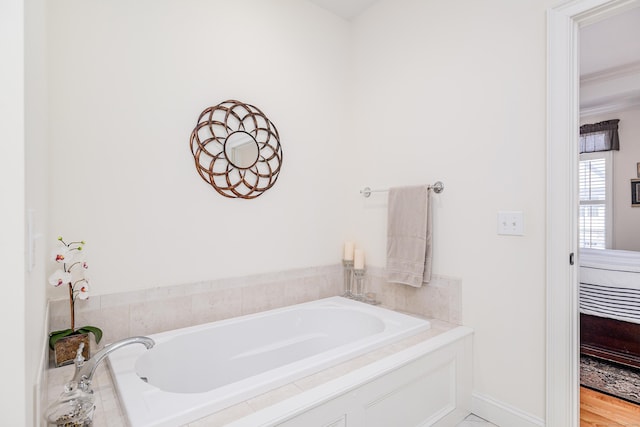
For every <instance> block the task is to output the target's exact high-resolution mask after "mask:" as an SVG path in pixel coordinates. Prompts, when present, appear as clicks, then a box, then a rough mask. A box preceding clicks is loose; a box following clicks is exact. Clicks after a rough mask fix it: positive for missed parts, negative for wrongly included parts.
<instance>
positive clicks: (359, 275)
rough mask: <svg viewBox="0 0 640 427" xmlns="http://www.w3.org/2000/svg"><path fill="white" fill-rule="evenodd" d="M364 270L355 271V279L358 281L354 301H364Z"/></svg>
mask: <svg viewBox="0 0 640 427" xmlns="http://www.w3.org/2000/svg"><path fill="white" fill-rule="evenodd" d="M364 271H365V270H364V268H355V269H354V270H353V277H354V278H355V279H356V283H355V292H354V295H353V298H354V299H357V300H359V301H364V300H365V297H364Z"/></svg>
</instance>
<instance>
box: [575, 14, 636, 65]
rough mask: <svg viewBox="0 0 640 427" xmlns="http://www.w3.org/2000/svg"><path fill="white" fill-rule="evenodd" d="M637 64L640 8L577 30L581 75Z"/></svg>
mask: <svg viewBox="0 0 640 427" xmlns="http://www.w3.org/2000/svg"><path fill="white" fill-rule="evenodd" d="M637 62H640V7H637V8H635V9H631V10H629V11H627V12H624V13H622V14H619V15H615V16H612V17H610V18H607V19H605V20H603V21H599V22H596V23H595V24H591V25H589V26H586V27H584V28H582V29H581V30H580V74H581V75H582V76H585V75H589V74H593V73H598V72H602V71H604V70H608V69H612V68H619V67H621V66H624V65H629V64H633V63H637Z"/></svg>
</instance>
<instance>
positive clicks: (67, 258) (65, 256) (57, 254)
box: [51, 245, 75, 264]
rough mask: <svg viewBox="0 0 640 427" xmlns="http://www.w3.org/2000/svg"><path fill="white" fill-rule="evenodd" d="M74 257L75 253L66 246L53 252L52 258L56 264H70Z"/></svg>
mask: <svg viewBox="0 0 640 427" xmlns="http://www.w3.org/2000/svg"><path fill="white" fill-rule="evenodd" d="M74 255H75V254H74V251H72V250H70V249H69V248H68V247H66V246H65V245H59V246H58V247H56V249H55V250H54V251H53V254H52V256H51V258H53V260H54V261H55V262H58V263H65V264H68V263H70V262H71V261H73V258H74Z"/></svg>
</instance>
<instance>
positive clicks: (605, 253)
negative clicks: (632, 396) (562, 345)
mask: <svg viewBox="0 0 640 427" xmlns="http://www.w3.org/2000/svg"><path fill="white" fill-rule="evenodd" d="M580 352H581V353H582V354H587V355H590V356H594V357H599V358H602V359H606V360H610V361H613V362H617V363H622V364H625V365H629V366H634V367H638V368H640V252H633V251H622V250H612V249H605V250H599V249H581V250H580Z"/></svg>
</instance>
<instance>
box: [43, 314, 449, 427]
mask: <svg viewBox="0 0 640 427" xmlns="http://www.w3.org/2000/svg"><path fill="white" fill-rule="evenodd" d="M429 320H430V321H431V329H429V330H427V331H424V332H422V333H420V334H417V335H414V336H411V337H408V338H405V339H403V340H401V341H398V342H396V343H392V344H389V345H387V346H385V347H382V348H379V349H377V350H374V351H372V352H369V353H367V354H364V355H362V356H359V357H356V358H354V359H351V360H349V361H347V362H344V363H341V364H338V365H336V366H333V367H331V368H328V369H325V370H323V371H320V372H318V373H315V374H313V375H309V376H307V377H304V378H301V379H299V380H297V381H294V382H292V383H289V384H287V385H285V386H283V387H280V388H277V389H274V390H271V391H269V392H267V393H264V394H261V395H259V396H256V397H254V398H251V399H249V400H246V401H244V402H242V403H240V404H237V405H234V406H231V407H229V408H226V409H223V410H221V411H218V412H216V413H214V414H212V415H209V416H207V417H205V418H202V419H200V420H198V421H194V422H191V423H189V424H186V425H184V426H182V427H217V426H224V425H226V424H228V423H230V422H232V421H236V420H238V419H240V418H243V417H245V416H247V415H250V414H252V413H253V412H256V411H258V410H261V409H263V408H265V407H267V406H270V405H273V404H275V403H278V402H280V401H283V400H285V399H288V398H290V397H293V396H295V395H296V394H298V393H302V392H304V391H306V390H309V389H312V388H314V387H317V386H319V385H321V384H323V383H326V382H328V381H331V380H333V379H336V378H338V377H340V376H342V375H344V374H346V373H348V372H351V371H353V370H356V369H359V368H361V367H363V366H366V365H368V364H370V363H373V362H375V361H378V360H380V359H383V358H385V357H387V356H390V355H392V354H395V353H397V352H399V351H402V350H405V349H407V348H409V347H411V346H414V345H416V344H419V343H421V342H423V341H426V340H428V339H430V338H433V337H435V336H438V335H440V334H442V333H444V332H446V331H449V330H451V329H453V328H455V327H456V326H457V325H455V324H452V323H448V322H444V321H442V320H437V319H429ZM108 369H109V368H108V364H107V363H101V364H100V366H99V367H98V369H97V370H96V374H95V376H94V379H93V389H94V393H95V396H96V403H95V405H96V410H95V414H94V419H93V427H123V426H127V425H128V424H127V422H126V419H125V416H124V412H123V410H122V408H121V407H120V403H119V400H118V397H117V394H116V391H115V387H114V384H113V382H112V380H111V375H110V374H109V371H108ZM73 372H74V367H73V365H69V366H64V367H61V368H53V369H49V370H48V371H47V376H48V393H47V402H46V405H48V404H50V403H51V402H53V401H55V400H56V399H57V398H58V396H59V395H60V393H61V392H62V387H63V385H64V384H65V383H66V382H67V381H69V380H70V379H71V378H72V377H73Z"/></svg>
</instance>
